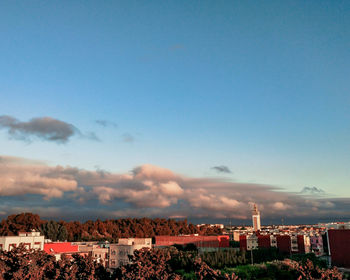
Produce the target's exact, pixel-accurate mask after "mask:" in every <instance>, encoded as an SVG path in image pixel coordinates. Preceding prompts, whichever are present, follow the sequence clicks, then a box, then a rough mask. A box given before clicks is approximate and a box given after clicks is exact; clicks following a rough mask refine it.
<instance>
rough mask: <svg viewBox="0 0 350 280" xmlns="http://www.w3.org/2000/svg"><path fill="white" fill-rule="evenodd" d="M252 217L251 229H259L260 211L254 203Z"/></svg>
mask: <svg viewBox="0 0 350 280" xmlns="http://www.w3.org/2000/svg"><path fill="white" fill-rule="evenodd" d="M252 219H253V229H254V231H258V230H260V212H259V210H258V207H257V206H256V204H255V203H254V206H253V211H252Z"/></svg>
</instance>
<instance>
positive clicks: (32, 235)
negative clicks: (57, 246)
mask: <svg viewBox="0 0 350 280" xmlns="http://www.w3.org/2000/svg"><path fill="white" fill-rule="evenodd" d="M44 239H45V237H44V236H43V235H40V232H37V231H35V230H32V231H31V232H19V233H18V236H0V250H4V251H10V250H11V249H13V248H15V247H18V246H19V245H20V244H22V245H24V247H25V248H27V249H38V250H43V249H44Z"/></svg>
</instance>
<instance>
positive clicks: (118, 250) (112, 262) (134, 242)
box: [109, 238, 152, 269]
mask: <svg viewBox="0 0 350 280" xmlns="http://www.w3.org/2000/svg"><path fill="white" fill-rule="evenodd" d="M142 248H149V249H151V248H152V238H121V239H119V240H118V243H116V244H110V245H109V268H110V269H116V268H117V267H119V266H122V265H125V264H128V263H130V260H129V256H132V255H133V254H134V251H135V250H140V249H142Z"/></svg>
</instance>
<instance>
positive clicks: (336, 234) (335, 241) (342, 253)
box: [327, 229, 350, 268]
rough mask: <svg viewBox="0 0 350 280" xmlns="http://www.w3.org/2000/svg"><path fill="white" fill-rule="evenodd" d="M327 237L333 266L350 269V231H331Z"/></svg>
mask: <svg viewBox="0 0 350 280" xmlns="http://www.w3.org/2000/svg"><path fill="white" fill-rule="evenodd" d="M327 235H328V246H329V252H330V256H331V262H332V265H335V266H340V267H346V268H350V257H349V254H350V253H349V252H350V229H330V230H328V233H327Z"/></svg>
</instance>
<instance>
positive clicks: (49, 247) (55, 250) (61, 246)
mask: <svg viewBox="0 0 350 280" xmlns="http://www.w3.org/2000/svg"><path fill="white" fill-rule="evenodd" d="M44 251H45V252H46V253H48V254H61V253H78V252H79V248H78V245H72V244H71V243H70V242H52V243H45V244H44Z"/></svg>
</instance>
